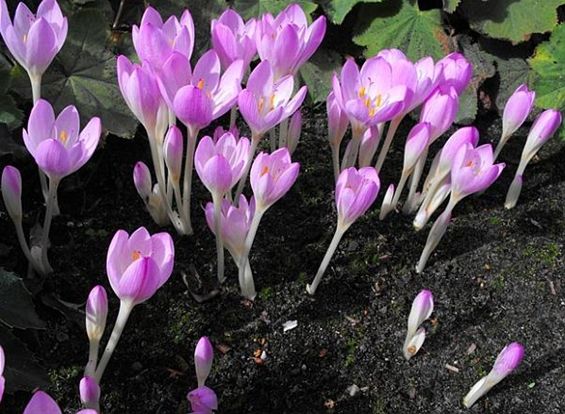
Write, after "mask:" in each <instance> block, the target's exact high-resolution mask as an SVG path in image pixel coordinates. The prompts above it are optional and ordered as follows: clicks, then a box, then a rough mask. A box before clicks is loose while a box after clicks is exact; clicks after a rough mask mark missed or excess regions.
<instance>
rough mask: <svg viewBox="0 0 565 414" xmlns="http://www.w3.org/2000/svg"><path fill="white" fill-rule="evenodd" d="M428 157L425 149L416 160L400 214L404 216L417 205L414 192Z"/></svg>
mask: <svg viewBox="0 0 565 414" xmlns="http://www.w3.org/2000/svg"><path fill="white" fill-rule="evenodd" d="M427 157H428V149H427V148H426V149H425V150H424V152H422V154H421V155H420V157H419V158H418V161H417V163H416V167H415V168H414V173H413V174H412V176H411V177H410V191H409V192H408V197H407V198H406V202H405V203H404V206H403V207H402V212H403V213H404V214H410V213H412V211H414V209H415V208H416V207H417V205H418V200H417V196H416V190H418V184H420V178H422V173H423V172H424V167H425V166H426V158H427Z"/></svg>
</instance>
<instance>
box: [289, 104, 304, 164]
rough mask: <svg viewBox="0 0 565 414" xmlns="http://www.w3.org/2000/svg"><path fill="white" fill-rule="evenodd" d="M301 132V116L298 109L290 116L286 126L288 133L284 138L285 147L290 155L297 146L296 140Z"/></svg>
mask: <svg viewBox="0 0 565 414" xmlns="http://www.w3.org/2000/svg"><path fill="white" fill-rule="evenodd" d="M301 132H302V114H301V113H300V109H299V110H298V111H296V112H295V113H294V115H292V117H291V118H290V124H289V126H288V132H287V136H286V146H287V148H288V152H290V155H292V153H293V152H294V150H295V149H296V147H297V146H298V140H299V139H300V133H301Z"/></svg>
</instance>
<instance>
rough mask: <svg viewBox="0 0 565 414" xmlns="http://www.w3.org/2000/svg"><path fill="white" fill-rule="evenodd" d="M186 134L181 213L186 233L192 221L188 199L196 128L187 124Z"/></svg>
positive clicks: (189, 196) (196, 133)
mask: <svg viewBox="0 0 565 414" xmlns="http://www.w3.org/2000/svg"><path fill="white" fill-rule="evenodd" d="M187 129H188V136H187V150H186V160H185V163H184V176H183V182H182V185H183V191H182V197H183V206H182V214H181V216H182V217H183V220H184V223H185V226H186V228H187V234H192V233H193V231H192V222H191V219H190V199H191V194H192V169H193V165H194V150H195V148H196V137H197V136H198V130H194V129H193V128H191V127H190V126H187Z"/></svg>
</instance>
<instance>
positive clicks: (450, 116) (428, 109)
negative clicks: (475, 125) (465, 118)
mask: <svg viewBox="0 0 565 414" xmlns="http://www.w3.org/2000/svg"><path fill="white" fill-rule="evenodd" d="M458 111H459V96H458V95H457V91H456V89H455V88H453V87H451V86H449V87H444V86H441V87H438V88H437V89H436V90H435V91H434V92H433V93H432V94H431V95H430V97H429V98H428V99H427V100H426V102H424V105H423V106H422V111H421V112H420V122H428V123H429V124H430V126H431V128H432V131H431V136H430V144H431V143H432V142H434V141H435V140H436V139H438V138H439V137H440V136H441V135H442V134H443V133H444V132H445V131H447V130H448V129H449V127H450V126H451V124H453V121H455V117H456V116H457V112H458Z"/></svg>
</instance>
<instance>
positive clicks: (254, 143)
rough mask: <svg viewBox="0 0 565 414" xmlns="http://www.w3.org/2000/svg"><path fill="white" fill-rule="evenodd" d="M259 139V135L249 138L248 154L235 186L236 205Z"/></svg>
mask: <svg viewBox="0 0 565 414" xmlns="http://www.w3.org/2000/svg"><path fill="white" fill-rule="evenodd" d="M261 137H262V136H261V135H257V136H252V137H251V145H250V147H249V153H248V154H247V161H246V163H245V170H244V171H243V175H242V176H241V178H240V180H239V183H238V184H237V190H236V192H235V196H234V198H233V199H234V200H235V202H236V203H238V202H239V196H240V195H241V193H242V192H243V188H244V187H245V183H246V182H247V178H248V177H249V170H251V163H252V162H253V157H254V156H255V151H257V145H259V141H261Z"/></svg>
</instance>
